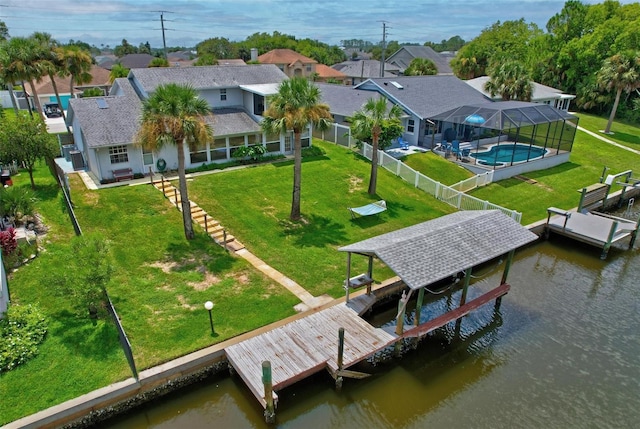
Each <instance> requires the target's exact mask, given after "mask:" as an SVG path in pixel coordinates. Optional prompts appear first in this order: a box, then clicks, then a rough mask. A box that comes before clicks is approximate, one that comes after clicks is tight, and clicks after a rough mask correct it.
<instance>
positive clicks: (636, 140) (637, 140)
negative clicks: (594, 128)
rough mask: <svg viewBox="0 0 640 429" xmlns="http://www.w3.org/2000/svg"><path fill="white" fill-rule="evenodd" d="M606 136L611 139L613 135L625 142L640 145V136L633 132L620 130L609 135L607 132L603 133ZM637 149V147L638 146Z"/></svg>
mask: <svg viewBox="0 0 640 429" xmlns="http://www.w3.org/2000/svg"><path fill="white" fill-rule="evenodd" d="M603 135H604V137H606V138H609V139H611V137H613V138H614V139H616V140H618V141H620V142H624V143H627V144H630V145H633V146H640V137H638V136H635V135H633V134H627V133H621V132H619V131H615V130H614V132H613V135H611V136H607V135H606V134H603ZM636 149H637V148H636Z"/></svg>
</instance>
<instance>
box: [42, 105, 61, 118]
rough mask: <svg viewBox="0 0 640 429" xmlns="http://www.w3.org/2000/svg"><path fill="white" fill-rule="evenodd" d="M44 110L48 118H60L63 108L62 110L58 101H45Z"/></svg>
mask: <svg viewBox="0 0 640 429" xmlns="http://www.w3.org/2000/svg"><path fill="white" fill-rule="evenodd" d="M42 110H43V111H44V114H45V115H46V116H47V118H59V117H61V116H62V110H60V106H58V103H45V104H44V106H43V107H42Z"/></svg>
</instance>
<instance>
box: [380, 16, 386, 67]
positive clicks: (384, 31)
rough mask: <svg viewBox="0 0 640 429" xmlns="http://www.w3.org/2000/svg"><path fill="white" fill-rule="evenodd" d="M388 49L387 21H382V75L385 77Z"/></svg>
mask: <svg viewBox="0 0 640 429" xmlns="http://www.w3.org/2000/svg"><path fill="white" fill-rule="evenodd" d="M385 49H387V22H386V21H382V55H381V56H380V77H384V51H385Z"/></svg>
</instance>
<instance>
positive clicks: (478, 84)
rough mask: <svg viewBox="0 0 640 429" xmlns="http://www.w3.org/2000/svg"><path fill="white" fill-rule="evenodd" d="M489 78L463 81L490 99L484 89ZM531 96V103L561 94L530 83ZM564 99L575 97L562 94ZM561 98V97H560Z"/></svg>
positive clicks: (483, 77)
mask: <svg viewBox="0 0 640 429" xmlns="http://www.w3.org/2000/svg"><path fill="white" fill-rule="evenodd" d="M489 79H490V77H489V76H480V77H476V78H474V79H469V80H465V81H464V82H465V83H466V84H467V85H469V86H470V87H472V88H474V89H475V90H476V91H480V92H481V93H483V94H484V95H485V96H487V97H491V94H490V93H489V91H487V90H486V89H484V86H485V85H486V83H487V82H488V81H489ZM532 84H533V94H532V96H531V101H538V100H546V99H549V98H561V96H562V95H563V92H562V91H561V90H559V89H556V88H552V87H550V86H546V85H542V84H541V83H537V82H532ZM564 97H569V98H575V96H572V95H567V94H564ZM562 98H563V97H562ZM496 99H500V95H499V94H498V95H496Z"/></svg>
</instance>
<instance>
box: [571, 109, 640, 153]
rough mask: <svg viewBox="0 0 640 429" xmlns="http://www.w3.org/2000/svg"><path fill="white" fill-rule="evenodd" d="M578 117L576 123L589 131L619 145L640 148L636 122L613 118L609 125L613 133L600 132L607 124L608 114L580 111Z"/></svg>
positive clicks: (639, 136) (639, 135)
mask: <svg viewBox="0 0 640 429" xmlns="http://www.w3.org/2000/svg"><path fill="white" fill-rule="evenodd" d="M578 117H580V122H578V125H580V126H581V127H583V128H586V129H588V130H589V131H593V132H594V133H599V134H601V135H602V136H603V137H605V138H607V139H609V140H613V141H614V142H616V143H620V144H621V145H624V146H627V147H630V148H632V149H636V150H640V134H639V133H638V125H637V124H630V123H625V122H621V121H618V120H614V122H613V125H612V126H611V131H612V132H613V134H602V133H600V130H604V129H605V127H606V126H607V121H608V120H609V117H608V116H606V117H603V116H596V115H589V114H587V113H580V114H578Z"/></svg>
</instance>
